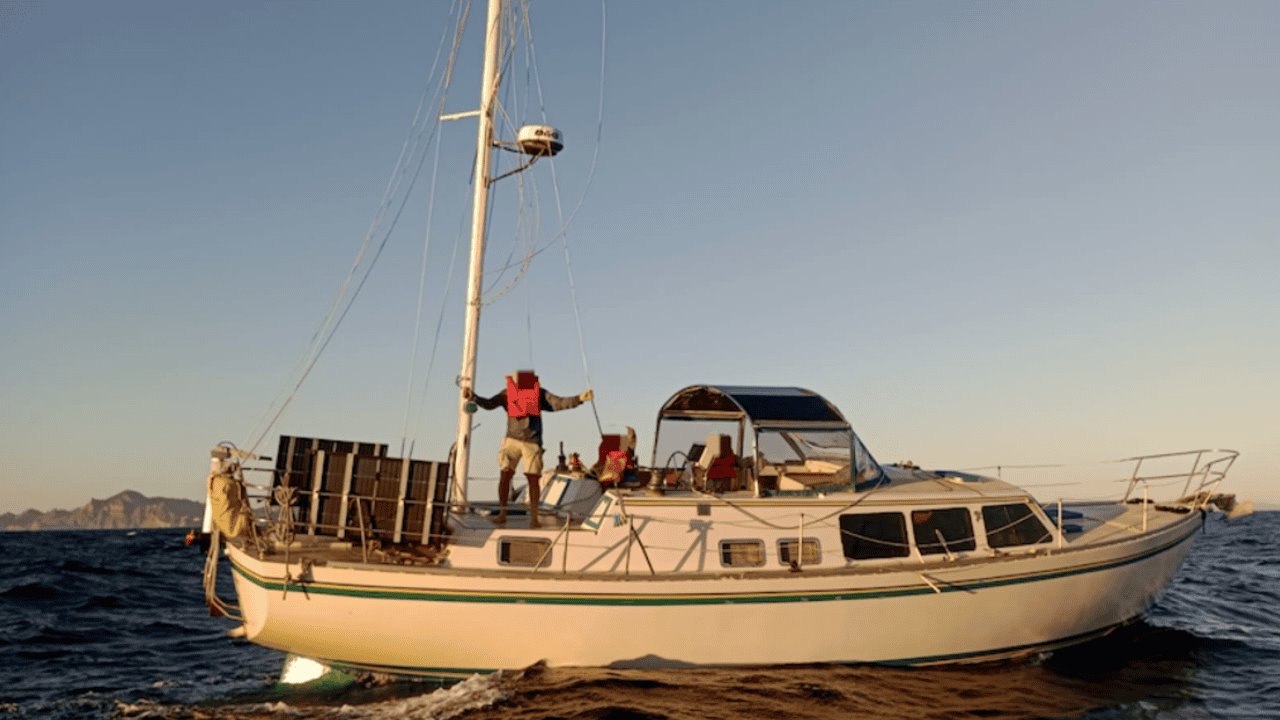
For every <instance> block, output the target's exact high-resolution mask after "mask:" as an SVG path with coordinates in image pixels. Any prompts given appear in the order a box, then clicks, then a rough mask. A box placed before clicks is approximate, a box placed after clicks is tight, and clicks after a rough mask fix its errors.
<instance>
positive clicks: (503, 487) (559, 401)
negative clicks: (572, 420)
mask: <svg viewBox="0 0 1280 720" xmlns="http://www.w3.org/2000/svg"><path fill="white" fill-rule="evenodd" d="M466 397H467V399H468V400H474V401H475V403H476V405H478V406H480V407H482V408H484V409H485V410H493V409H495V408H498V407H505V408H506V409H507V435H506V437H504V438H503V439H502V447H501V449H499V450H498V470H499V473H498V508H499V509H498V517H497V519H496V522H498V523H504V522H506V521H507V500H508V495H509V494H510V493H511V478H513V477H515V474H516V466H517V465H519V464H520V461H521V459H523V460H524V476H525V478H526V479H527V480H528V481H529V527H539V526H540V523H539V522H538V503H539V501H540V499H541V497H540V496H541V494H542V491H541V488H539V486H538V485H539V481H540V480H541V479H542V452H543V451H542V412H543V411H544V410H545V411H546V412H555V411H557V410H568V409H569V408H575V407H578V406H579V405H581V404H582V403H584V402H586V401H588V400H590V399H592V398H593V397H595V393H593V392H592V391H591V389H590V388H588V389H587V390H585V391H583V392H582V393H580V394H579V395H577V396H576V397H567V398H565V397H560V396H559V395H552V394H551V393H549V392H547V391H546V390H543V389H542V385H541V383H539V382H538V376H537V375H536V374H534V372H533V371H532V370H519V371H517V372H516V373H515V374H513V375H508V376H507V387H506V389H505V390H503V391H502V392H500V393H498V394H497V395H494V396H493V397H491V398H485V397H480V396H479V395H476V394H475V393H474V392H473V391H472V390H471V389H470V388H468V389H467V390H466Z"/></svg>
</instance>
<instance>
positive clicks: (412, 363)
mask: <svg viewBox="0 0 1280 720" xmlns="http://www.w3.org/2000/svg"><path fill="white" fill-rule="evenodd" d="M445 97H447V95H446V96H445ZM445 97H441V99H440V113H439V114H443V113H444V108H445ZM439 114H438V115H437V117H438V116H439ZM437 122H439V120H437ZM440 145H441V143H440V140H439V137H438V136H437V138H436V143H435V154H434V158H433V159H432V162H431V192H430V195H429V198H428V200H427V230H426V232H425V233H424V234H423V237H422V266H421V268H420V270H419V273H418V303H417V307H416V311H415V314H414V319H413V348H412V349H411V350H410V352H409V383H408V387H407V388H406V390H405V394H404V420H403V422H402V424H401V428H400V457H407V456H406V455H405V453H404V448H405V442H406V440H407V438H408V435H409V413H410V410H411V409H412V406H413V381H414V371H416V370H417V368H418V336H419V335H420V334H421V332H422V307H423V302H422V301H423V298H424V297H425V295H426V289H427V254H428V252H429V251H430V250H431V226H432V218H433V217H434V216H435V209H436V182H437V179H438V178H439V171H440Z"/></svg>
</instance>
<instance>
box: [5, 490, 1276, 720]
mask: <svg viewBox="0 0 1280 720" xmlns="http://www.w3.org/2000/svg"><path fill="white" fill-rule="evenodd" d="M182 537H183V533H182V532H181V531H139V532H136V533H132V534H127V533H125V532H122V531H101V532H44V533H0V718H7V717H16V718H52V719H59V718H99V717H114V718H170V717H174V718H210V719H223V718H268V717H272V718H275V717H285V718H345V719H363V718H413V719H420V720H426V719H435V720H439V719H443V718H508V719H516V718H519V719H522V720H524V719H528V720H534V719H540V718H574V719H580V720H587V719H597V718H628V719H632V718H645V719H647V718H654V719H660V718H760V717H773V718H814V719H818V718H849V717H886V718H1032V717H1072V718H1074V717H1081V718H1155V717H1160V718H1165V717H1170V718H1224V717H1238V718H1266V717H1273V718H1280V513H1259V514H1256V515H1253V516H1250V517H1247V518H1243V519H1240V520H1235V521H1231V522H1226V521H1225V520H1223V519H1222V518H1220V517H1216V516H1210V518H1209V521H1208V523H1207V524H1206V526H1205V533H1204V534H1203V536H1202V537H1201V538H1199V539H1198V540H1197V544H1196V547H1195V549H1194V551H1193V553H1192V555H1191V557H1190V558H1189V559H1188V561H1187V563H1186V564H1185V565H1184V566H1183V568H1182V571H1181V572H1180V574H1179V575H1178V577H1177V579H1176V580H1175V582H1174V583H1173V585H1172V587H1171V588H1170V590H1169V592H1168V593H1166V595H1165V596H1164V598H1163V599H1162V600H1161V601H1160V603H1159V604H1158V605H1157V606H1156V607H1155V608H1154V609H1153V610H1152V611H1151V612H1150V613H1149V615H1148V617H1147V618H1146V619H1145V620H1144V621H1143V622H1141V623H1138V624H1136V625H1134V626H1131V627H1129V628H1127V629H1125V630H1123V631H1121V632H1119V633H1116V634H1114V635H1112V636H1111V637H1108V638H1104V639H1102V640H1099V641H1096V642H1094V643H1090V644H1088V645H1083V646H1080V647H1077V648H1073V649H1071V650H1068V651H1060V652H1058V653H1055V654H1054V655H1052V656H1049V657H1047V658H1036V659H1032V660H1024V661H1018V662H1007V663H1000V664H988V665H979V666H963V667H954V668H944V669H892V668H877V667H859V666H852V667H851V666H831V665H813V666H805V667H759V668H746V669H734V670H724V669H708V670H675V671H640V670H635V671H630V670H628V671H622V670H604V669H600V670H564V669H554V668H544V667H539V666H534V667H531V668H526V669H524V670H522V671H518V672H509V673H498V674H496V675H491V676H487V677H474V678H471V679H469V680H465V681H463V682H461V683H459V684H457V685H454V686H452V687H449V688H444V689H440V688H437V687H436V686H434V685H428V684H423V683H412V682H389V681H386V680H385V679H378V678H364V679H362V681H361V682H359V683H357V684H356V685H354V686H351V687H348V688H346V689H343V690H341V691H330V692H319V691H318V692H299V691H297V690H293V691H288V690H281V689H278V688H277V687H276V686H275V679H276V676H277V674H278V672H279V669H280V663H281V660H282V656H281V655H280V654H279V653H276V652H274V651H270V650H266V649H263V648H259V647H257V646H254V645H251V644H249V643H246V642H244V641H241V640H232V639H229V638H227V637H226V631H227V629H228V628H229V627H230V623H228V622H226V621H225V620H220V619H217V618H210V617H209V616H208V613H207V611H206V610H205V608H204V605H203V601H202V597H201V588H200V571H201V563H202V560H203V558H202V557H201V555H200V553H199V552H197V551H194V550H192V549H191V548H187V547H185V546H184V545H183V542H182ZM226 587H229V585H226ZM1045 611H1046V612H1053V603H1052V601H1051V600H1050V599H1046V607H1045Z"/></svg>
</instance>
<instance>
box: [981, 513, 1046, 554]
mask: <svg viewBox="0 0 1280 720" xmlns="http://www.w3.org/2000/svg"><path fill="white" fill-rule="evenodd" d="M982 522H983V524H985V525H986V526H987V544H988V545H990V546H991V547H993V548H1002V547H1014V546H1017V545H1035V544H1037V543H1044V542H1049V541H1050V540H1051V539H1053V534H1052V533H1050V532H1049V530H1048V528H1046V527H1045V526H1044V523H1042V522H1040V518H1038V517H1036V515H1035V513H1033V512H1032V511H1031V508H1030V507H1028V506H1027V505H1026V504H1023V503H1017V504H1014V505H989V506H987V507H984V508H982Z"/></svg>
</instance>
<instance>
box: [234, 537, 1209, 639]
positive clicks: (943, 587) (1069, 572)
mask: <svg viewBox="0 0 1280 720" xmlns="http://www.w3.org/2000/svg"><path fill="white" fill-rule="evenodd" d="M1194 534H1195V528H1194V527H1193V528H1192V530H1191V531H1190V532H1187V533H1186V534H1184V535H1182V536H1181V537H1179V538H1177V539H1176V540H1173V541H1171V542H1169V543H1167V544H1165V545H1163V546H1161V547H1158V548H1155V549H1153V550H1148V551H1147V552H1144V553H1141V554H1138V555H1134V556H1132V557H1127V558H1122V559H1120V560H1115V561H1111V562H1107V563H1102V564H1098V565H1088V566H1080V567H1075V568H1068V569H1064V570H1054V571H1050V572H1045V573H1036V574H1031V575H1026V576H1020V577H1009V578H1000V579H994V580H978V581H969V582H956V583H938V587H937V589H936V590H935V589H934V588H933V587H930V586H928V585H921V586H910V587H897V588H878V589H872V590H836V591H825V592H810V593H724V594H706V595H620V594H616V595H609V594H591V595H569V594H556V593H528V592H509V593H504V592H457V591H454V592H449V591H435V590H413V589H409V588H394V589H383V588H373V587H362V586H348V585H333V584H326V583H312V582H308V583H298V582H291V583H288V589H289V590H294V591H301V592H306V593H309V594H310V593H314V594H317V595H335V596H342V597H359V598H370V599H378V600H414V601H422V602H461V603H527V604H531V605H600V606H664V605H726V604H728V605H734V604H742V605H746V604H760V603H796V602H831V601H847V600H871V599H877V598H892V597H906V596H912V595H931V594H934V593H939V592H941V593H949V592H972V591H975V590H982V589H986V588H996V587H1005V586H1009V585H1023V584H1027V583H1034V582H1044V581H1048V580H1056V579H1060V578H1065V577H1072V576H1075V575H1086V574H1089V573H1095V572H1102V571H1106V570H1112V569H1115V568H1119V567H1124V566H1126V565H1131V564H1133V563H1136V562H1141V561H1143V560H1146V559H1148V558H1152V557H1155V556H1157V555H1160V554H1163V553H1165V552H1168V551H1169V550H1171V549H1173V548H1175V547H1177V546H1179V545H1181V544H1182V543H1184V542H1186V541H1187V540H1188V539H1189V538H1191V537H1192V536H1193V535H1194ZM231 568H232V570H233V571H235V572H236V573H237V574H239V575H240V576H241V577H243V578H244V579H246V580H248V581H249V582H251V583H253V584H254V585H257V586H258V587H261V588H264V589H266V590H272V591H277V590H278V591H284V590H285V583H284V582H282V581H279V580H272V579H268V578H264V577H261V576H258V575H256V574H255V573H253V572H251V571H249V570H247V569H246V568H243V567H241V566H240V565H239V564H238V563H236V562H235V561H234V560H233V561H232V563H231ZM922 569H923V570H926V571H928V570H931V569H937V568H929V567H922ZM923 662H928V661H923Z"/></svg>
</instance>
